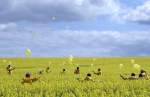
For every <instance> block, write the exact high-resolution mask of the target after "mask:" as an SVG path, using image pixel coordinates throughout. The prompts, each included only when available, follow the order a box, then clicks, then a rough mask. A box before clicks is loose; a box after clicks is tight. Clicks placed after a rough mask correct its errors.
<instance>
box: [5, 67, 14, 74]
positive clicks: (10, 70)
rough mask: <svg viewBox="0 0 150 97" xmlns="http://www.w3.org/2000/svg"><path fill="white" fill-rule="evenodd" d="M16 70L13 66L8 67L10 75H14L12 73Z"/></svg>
mask: <svg viewBox="0 0 150 97" xmlns="http://www.w3.org/2000/svg"><path fill="white" fill-rule="evenodd" d="M14 69H15V68H14V67H12V66H11V65H8V66H7V67H6V70H7V72H8V74H9V75H11V74H12V71H13V70H14Z"/></svg>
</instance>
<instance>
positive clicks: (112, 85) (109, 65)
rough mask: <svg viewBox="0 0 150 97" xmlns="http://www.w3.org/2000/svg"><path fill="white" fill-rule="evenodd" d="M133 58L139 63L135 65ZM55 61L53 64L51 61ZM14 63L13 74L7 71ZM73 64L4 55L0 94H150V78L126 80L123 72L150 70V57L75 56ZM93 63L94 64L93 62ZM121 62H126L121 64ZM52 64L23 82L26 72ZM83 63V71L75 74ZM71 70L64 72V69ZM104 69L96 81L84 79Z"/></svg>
mask: <svg viewBox="0 0 150 97" xmlns="http://www.w3.org/2000/svg"><path fill="white" fill-rule="evenodd" d="M131 59H134V60H135V63H136V64H139V65H140V66H141V67H140V68H134V67H133V63H131ZM50 62H51V64H50ZM8 63H12V64H13V66H15V68H16V69H15V70H14V72H13V74H12V75H8V74H7V72H6V66H7V65H8ZM72 63H73V64H70V63H69V59H68V58H26V59H25V58H1V59H0V97H150V80H132V81H127V80H122V79H121V78H120V76H119V75H120V74H124V73H125V74H130V73H131V72H135V73H136V74H138V73H139V71H140V69H145V70H146V71H147V72H150V58H149V57H139V58H95V61H94V60H93V58H74V59H73V61H72ZM91 64H93V66H91ZM119 64H124V65H123V66H122V67H120V65H119ZM47 66H50V69H51V71H52V72H50V73H44V74H43V75H41V78H40V80H39V81H37V82H35V83H33V84H32V85H30V84H25V85H22V84H21V80H22V78H23V77H24V75H25V73H26V72H32V73H33V76H34V75H35V76H37V74H36V73H37V72H38V71H39V70H41V69H45V68H46V67H47ZM77 66H79V67H80V69H81V74H80V75H74V73H73V72H74V69H75V68H76V67H77ZM63 68H65V69H66V70H67V71H66V73H65V74H61V73H60V72H61V71H62V69H63ZM97 68H101V69H102V72H103V74H102V76H97V75H92V77H93V80H94V82H91V81H85V82H80V81H78V80H77V78H81V79H84V77H85V76H86V74H87V73H92V71H93V70H95V71H96V70H97Z"/></svg>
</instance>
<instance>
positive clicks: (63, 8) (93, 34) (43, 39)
mask: <svg viewBox="0 0 150 97" xmlns="http://www.w3.org/2000/svg"><path fill="white" fill-rule="evenodd" d="M27 49H30V50H31V51H32V55H31V56H32V57H66V56H70V55H73V56H77V57H116V56H117V57H118V56H150V0H0V57H25V52H26V50H27Z"/></svg>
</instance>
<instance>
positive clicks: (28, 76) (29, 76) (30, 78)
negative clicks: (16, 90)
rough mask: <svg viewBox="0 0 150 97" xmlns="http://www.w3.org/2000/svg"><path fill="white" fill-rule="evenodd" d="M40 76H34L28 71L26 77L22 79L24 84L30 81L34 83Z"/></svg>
mask: <svg viewBox="0 0 150 97" xmlns="http://www.w3.org/2000/svg"><path fill="white" fill-rule="evenodd" d="M39 78H40V77H32V75H31V73H26V74H25V77H24V78H23V79H22V82H21V83H22V84H24V83H29V84H32V83H33V82H36V81H38V80H39Z"/></svg>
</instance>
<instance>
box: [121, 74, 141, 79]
mask: <svg viewBox="0 0 150 97" xmlns="http://www.w3.org/2000/svg"><path fill="white" fill-rule="evenodd" d="M120 77H121V78H122V79H123V80H137V79H138V78H137V76H136V75H135V73H131V76H130V77H124V76H122V75H120Z"/></svg>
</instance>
